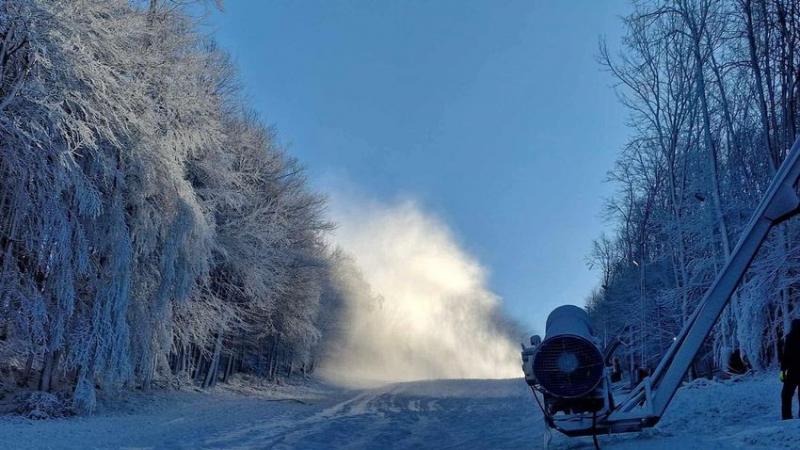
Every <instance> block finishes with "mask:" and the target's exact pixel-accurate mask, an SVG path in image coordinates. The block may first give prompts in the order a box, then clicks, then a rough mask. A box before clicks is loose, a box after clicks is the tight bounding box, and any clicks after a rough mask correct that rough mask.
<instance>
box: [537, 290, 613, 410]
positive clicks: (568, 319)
mask: <svg viewBox="0 0 800 450" xmlns="http://www.w3.org/2000/svg"><path fill="white" fill-rule="evenodd" d="M533 375H534V377H535V379H536V381H537V382H538V384H539V385H540V386H541V389H542V390H543V391H546V392H547V393H548V394H550V395H553V396H556V397H560V398H578V397H584V396H586V395H589V394H590V393H592V392H593V391H594V390H595V388H597V385H598V384H600V381H601V379H602V377H603V355H602V353H601V352H600V350H599V349H598V348H597V346H596V345H595V344H594V337H593V336H592V328H591V325H590V324H589V315H588V314H586V311H584V310H583V309H581V308H579V307H577V306H573V305H565V306H560V307H558V308H556V309H555V310H554V311H553V312H552V313H550V316H548V318H547V325H546V335H545V339H544V341H542V343H541V344H540V345H539V346H538V347H537V349H536V353H535V354H534V355H533Z"/></svg>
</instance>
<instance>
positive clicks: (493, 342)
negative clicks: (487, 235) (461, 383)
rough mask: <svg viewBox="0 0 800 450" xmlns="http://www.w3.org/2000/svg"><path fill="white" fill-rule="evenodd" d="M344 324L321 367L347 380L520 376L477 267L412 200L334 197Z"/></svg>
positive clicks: (516, 356)
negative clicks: (342, 257) (348, 263)
mask: <svg viewBox="0 0 800 450" xmlns="http://www.w3.org/2000/svg"><path fill="white" fill-rule="evenodd" d="M332 213H333V214H332V215H333V217H334V219H335V221H336V223H337V224H338V228H337V230H336V232H335V240H336V244H337V245H338V246H339V247H340V248H343V249H344V250H345V251H346V252H347V253H348V254H349V255H351V256H352V261H353V263H354V264H355V266H356V268H357V269H356V270H354V271H349V272H347V271H346V269H340V273H339V277H338V284H339V289H340V290H341V291H342V292H343V297H344V298H345V300H344V303H345V305H344V313H343V314H344V315H345V317H344V320H343V322H342V323H343V324H345V328H344V329H343V330H342V331H341V333H340V336H339V337H338V338H336V339H337V341H338V342H336V344H335V345H332V346H331V347H332V348H333V351H332V352H331V353H330V354H329V355H328V357H327V358H326V359H325V361H324V362H323V363H322V367H321V371H322V373H323V374H324V375H325V376H327V377H329V378H330V379H332V380H334V381H337V382H340V383H346V384H354V383H359V384H361V383H363V382H365V381H366V382H393V381H409V380H419V379H434V378H505V377H516V376H519V374H520V368H519V353H518V350H517V346H516V344H515V343H514V342H513V341H512V339H511V338H510V337H509V334H510V333H509V332H508V330H509V325H508V324H509V323H510V322H509V321H507V320H505V319H504V318H503V316H502V314H501V313H500V309H499V306H500V301H499V298H498V297H497V296H496V295H494V294H493V293H492V292H490V291H489V290H488V289H487V287H486V272H485V270H484V268H483V267H481V265H480V264H479V263H478V262H477V261H476V260H475V258H473V257H472V256H470V255H469V254H467V253H466V252H465V251H464V250H462V249H461V248H460V247H459V245H458V244H457V242H456V241H455V239H454V237H453V235H452V233H451V232H450V231H449V230H448V228H447V227H446V226H445V224H444V223H442V222H441V221H440V220H438V219H437V218H435V217H433V216H432V215H431V214H429V213H426V212H424V211H423V210H421V209H420V207H419V206H418V205H417V204H416V203H414V202H412V201H401V202H396V203H394V204H389V205H387V204H380V203H378V202H375V201H369V200H363V199H360V200H358V201H355V200H353V199H352V198H342V197H334V199H333V201H332Z"/></svg>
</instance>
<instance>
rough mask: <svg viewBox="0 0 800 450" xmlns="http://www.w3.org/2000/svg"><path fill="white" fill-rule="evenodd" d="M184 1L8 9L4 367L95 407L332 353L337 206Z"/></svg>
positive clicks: (0, 355) (2, 22) (3, 131)
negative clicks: (100, 400)
mask: <svg viewBox="0 0 800 450" xmlns="http://www.w3.org/2000/svg"><path fill="white" fill-rule="evenodd" d="M186 5H187V2H171V1H164V2H159V1H155V0H152V1H148V2H128V1H125V0H110V1H105V0H65V1H59V2H51V1H46V0H0V174H2V177H0V208H1V209H2V219H0V281H1V284H0V365H2V366H3V367H4V368H5V369H7V370H6V371H5V372H4V373H11V374H12V376H13V377H15V381H16V382H17V384H19V385H20V386H23V387H25V386H35V387H37V388H38V389H41V390H51V389H59V390H67V391H71V392H73V393H74V400H75V404H76V406H77V407H79V408H81V409H84V410H91V409H92V408H93V407H94V401H95V398H96V395H97V393H96V389H97V388H98V387H100V388H101V389H102V390H104V391H109V392H113V391H114V390H116V389H120V388H126V387H127V388H130V387H143V388H149V387H150V386H151V385H152V383H153V381H155V380H158V379H162V378H164V377H171V376H172V373H180V374H184V375H186V374H189V376H193V377H194V379H195V380H197V381H198V382H199V383H202V384H203V385H205V386H209V385H211V384H213V382H214V381H216V379H217V378H218V374H220V372H222V375H223V376H224V377H225V378H227V376H229V375H230V373H232V372H233V371H235V370H250V368H252V367H253V365H252V364H250V362H251V361H252V360H253V358H261V357H265V356H266V357H268V358H270V361H275V362H274V363H272V362H271V364H272V365H274V366H275V367H277V365H278V352H280V353H281V355H282V356H281V359H280V364H282V365H283V366H285V365H288V366H289V368H290V369H291V367H292V366H293V365H294V364H296V363H300V364H303V363H305V362H306V361H307V360H308V359H309V356H308V355H309V354H310V353H311V350H310V349H311V347H312V346H314V345H315V343H316V342H317V340H318V338H319V330H318V328H317V326H316V320H317V310H318V307H319V298H320V296H321V289H322V288H321V286H322V284H321V281H320V280H323V279H324V276H325V275H324V271H325V270H326V268H327V267H328V266H327V252H326V249H325V246H324V245H323V243H322V234H323V233H324V232H325V230H327V229H328V227H329V226H328V224H327V222H326V221H325V220H324V218H323V201H322V199H321V198H320V197H319V196H318V195H316V194H314V193H312V192H311V191H309V190H308V188H307V184H306V182H305V179H304V177H303V171H302V168H301V167H300V166H299V164H298V163H297V162H296V161H294V160H293V159H292V158H291V157H289V156H288V155H286V154H285V152H283V151H282V150H281V149H280V148H279V146H278V145H277V144H276V139H275V136H274V132H273V131H272V130H270V129H268V128H265V127H264V126H263V125H261V124H260V123H259V121H258V120H257V118H256V117H255V116H254V115H253V114H250V113H244V112H243V111H246V110H247V108H246V106H245V105H244V104H243V102H242V100H241V99H240V97H239V96H238V93H237V89H236V74H235V70H234V69H233V67H232V64H231V63H230V61H229V58H228V57H227V55H226V54H225V53H224V52H223V51H221V50H220V49H219V48H217V46H216V45H215V44H214V42H213V40H211V39H210V38H209V37H208V36H204V35H202V34H201V33H199V31H198V28H197V25H196V22H195V20H194V18H192V17H191V16H190V15H189V13H188V12H187V9H186ZM219 5H221V3H219ZM223 359H224V364H225V367H224V370H222V369H221V367H222V365H223ZM248 364H249V365H248ZM276 370H277V369H273V370H272V371H271V372H270V374H271V375H272V376H274V374H275V371H276ZM290 371H291V370H290Z"/></svg>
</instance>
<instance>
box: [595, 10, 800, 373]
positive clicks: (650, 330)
mask: <svg viewBox="0 0 800 450" xmlns="http://www.w3.org/2000/svg"><path fill="white" fill-rule="evenodd" d="M623 22H624V29H625V35H624V39H623V42H622V47H621V49H620V50H619V51H616V50H615V51H611V50H609V45H606V44H605V43H604V42H602V41H601V45H600V51H599V59H600V63H601V64H602V67H603V68H604V69H605V70H607V71H608V72H609V73H610V74H611V76H612V77H613V79H614V80H615V86H616V89H617V93H618V97H619V99H620V101H621V102H622V103H623V104H624V106H625V107H626V109H627V111H628V112H629V116H628V125H629V129H630V130H631V137H630V139H629V140H628V141H627V143H626V145H625V147H624V149H622V150H621V152H620V153H619V155H618V158H617V161H616V164H615V165H614V167H613V169H612V170H610V171H609V173H608V180H609V182H610V183H613V185H614V186H615V194H614V195H613V196H612V197H611V198H610V199H609V200H608V202H607V204H606V205H605V209H604V214H605V215H606V217H607V218H608V220H609V221H610V222H611V223H612V224H613V226H614V227H613V232H611V233H609V234H606V235H602V236H600V237H598V238H597V239H596V240H595V242H594V244H593V248H592V249H591V252H590V255H589V257H588V258H587V259H588V264H589V266H590V267H592V268H595V269H597V270H599V272H600V273H601V275H602V276H601V281H600V283H599V286H598V287H597V288H596V289H595V290H594V291H593V292H592V293H591V295H590V296H589V298H588V300H587V305H588V308H589V310H590V313H591V315H592V318H593V320H594V322H595V325H596V327H597V331H598V333H599V335H600V336H601V337H602V338H603V339H604V340H606V341H609V340H610V339H613V338H614V337H615V336H620V337H621V338H622V340H623V341H624V342H626V343H627V344H628V345H627V347H625V349H624V350H623V352H624V354H623V355H622V359H623V361H624V365H625V366H626V367H628V368H629V369H630V370H634V369H635V368H643V369H645V370H646V369H653V368H654V367H655V365H656V364H657V362H658V359H659V358H660V356H661V355H662V354H663V353H664V351H665V350H666V349H667V348H668V347H669V345H670V344H671V342H672V339H673V337H674V336H675V335H676V334H677V333H678V331H679V330H680V329H681V328H682V326H683V325H684V323H685V322H686V321H687V319H688V318H689V316H690V315H691V313H692V312H693V310H694V308H695V307H696V306H697V304H698V302H699V301H700V299H701V298H702V296H703V294H704V293H705V290H706V289H707V288H708V287H709V286H710V284H711V282H712V281H713V280H714V278H715V275H716V273H717V272H718V271H719V270H720V268H721V266H722V265H723V263H724V262H725V261H726V260H727V258H728V257H729V256H730V254H731V250H732V249H733V248H734V246H735V245H736V243H737V241H738V239H739V234H740V233H741V230H742V228H743V227H744V226H745V225H746V222H747V221H748V220H749V217H750V214H751V213H752V211H753V210H754V208H755V206H756V205H757V203H758V202H759V200H760V199H761V197H762V195H763V192H764V190H765V188H766V187H767V185H768V184H769V182H770V181H771V179H772V177H773V175H774V173H775V171H776V168H777V167H778V166H779V165H780V164H781V162H782V161H783V159H784V158H785V156H786V154H787V151H788V150H789V149H790V148H791V146H792V144H793V142H794V140H795V138H796V136H797V132H798V125H799V124H800V103H799V102H798V100H799V98H798V95H800V84H799V83H800V47H798V42H800V4H798V2H796V1H793V0H731V1H716V0H674V1H642V2H636V3H634V6H633V11H632V12H631V13H630V14H629V15H628V16H626V17H625V18H624V19H623ZM798 243H800V227H799V226H798V223H797V222H796V221H789V222H787V223H784V224H782V225H780V226H778V227H777V228H776V229H775V230H773V232H772V233H771V234H770V236H769V237H768V239H767V241H766V242H765V244H764V246H763V247H762V249H761V251H760V253H759V255H758V256H757V258H756V260H755V261H754V262H753V264H752V266H751V268H750V270H749V272H748V273H747V274H746V276H745V278H744V279H743V281H742V282H741V284H740V286H739V288H738V290H737V291H736V293H735V294H734V296H733V298H732V299H731V302H730V304H729V306H728V307H727V308H726V310H725V311H724V312H723V314H722V316H721V318H720V320H719V322H718V323H717V325H716V327H715V329H714V331H713V335H712V336H711V337H710V338H709V339H708V340H707V342H706V344H705V347H704V350H703V352H702V354H701V355H700V356H699V357H698V358H697V359H696V361H695V363H694V367H693V370H692V371H691V372H692V373H691V375H692V376H695V375H696V376H700V375H705V376H710V375H711V374H713V373H717V372H718V371H720V370H721V371H723V372H724V371H728V370H730V369H732V367H729V365H730V363H731V361H734V362H737V363H738V364H734V365H738V366H742V365H743V366H744V369H752V370H756V371H757V370H761V369H765V368H768V367H770V366H773V365H774V364H775V363H776V359H777V355H778V348H779V345H780V342H781V339H782V337H783V335H784V334H785V333H787V332H788V329H789V324H790V321H791V319H792V318H794V317H797V314H798V312H797V306H798V301H800V299H799V298H798V295H799V294H800V291H798V289H797V282H798V276H799V275H800V259H798V258H799V257H800V245H798ZM737 369H739V370H741V369H742V367H737Z"/></svg>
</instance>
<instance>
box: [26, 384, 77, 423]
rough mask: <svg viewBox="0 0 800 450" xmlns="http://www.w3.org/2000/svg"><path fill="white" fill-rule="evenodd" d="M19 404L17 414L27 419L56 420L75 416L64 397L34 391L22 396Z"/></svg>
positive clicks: (70, 405) (69, 403)
mask: <svg viewBox="0 0 800 450" xmlns="http://www.w3.org/2000/svg"><path fill="white" fill-rule="evenodd" d="M19 402H20V404H19V406H18V407H17V413H18V414H20V415H21V416H23V417H27V418H28V419H33V420H44V419H57V418H61V417H67V416H71V415H73V414H75V411H74V409H73V407H72V404H71V402H70V401H69V400H66V399H65V396H64V395H56V394H52V393H50V392H40V391H36V392H30V393H26V394H24V395H22V396H21V398H20V399H19Z"/></svg>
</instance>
